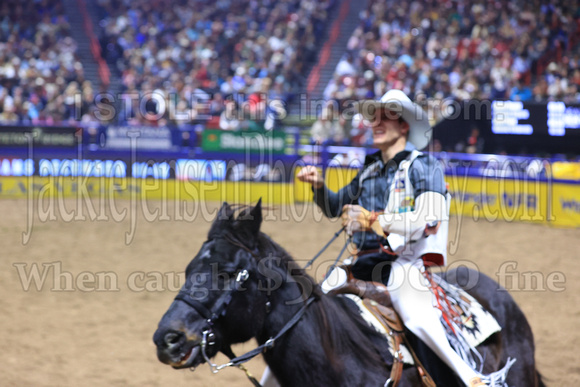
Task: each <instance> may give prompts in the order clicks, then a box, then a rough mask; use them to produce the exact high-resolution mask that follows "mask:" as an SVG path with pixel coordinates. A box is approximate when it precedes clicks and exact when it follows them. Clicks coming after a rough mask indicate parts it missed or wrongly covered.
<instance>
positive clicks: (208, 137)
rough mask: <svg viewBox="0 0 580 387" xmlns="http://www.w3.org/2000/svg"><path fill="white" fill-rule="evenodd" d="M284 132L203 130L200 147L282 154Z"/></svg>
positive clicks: (225, 150)
mask: <svg viewBox="0 0 580 387" xmlns="http://www.w3.org/2000/svg"><path fill="white" fill-rule="evenodd" d="M286 136H287V135H286V133H284V132H228V131H223V130H204V131H203V137H202V142H201V147H202V149H203V150H204V151H208V152H241V153H245V152H250V153H259V152H263V153H273V154H284V151H285V149H286Z"/></svg>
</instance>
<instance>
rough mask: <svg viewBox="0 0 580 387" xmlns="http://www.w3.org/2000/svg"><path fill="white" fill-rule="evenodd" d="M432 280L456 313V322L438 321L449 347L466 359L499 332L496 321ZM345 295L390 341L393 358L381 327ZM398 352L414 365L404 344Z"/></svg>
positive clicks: (448, 286)
mask: <svg viewBox="0 0 580 387" xmlns="http://www.w3.org/2000/svg"><path fill="white" fill-rule="evenodd" d="M433 277H434V278H435V280H436V282H437V284H438V285H439V287H440V288H441V289H442V290H443V291H444V293H445V295H446V299H445V300H443V301H444V302H445V305H446V306H447V307H448V308H452V309H453V310H455V311H456V312H457V313H456V314H455V319H451V318H449V317H448V318H447V319H445V318H442V319H441V322H442V324H443V326H444V327H445V330H446V332H447V337H448V339H449V342H450V344H451V346H452V347H453V348H454V349H455V350H456V351H457V352H458V353H459V355H460V356H462V357H465V356H466V355H469V352H470V351H473V350H475V348H476V347H477V346H478V345H479V344H481V343H482V342H483V341H485V340H486V339H487V338H488V337H490V336H491V335H492V334H494V333H496V332H499V331H500V330H501V327H500V326H499V324H498V323H497V321H496V319H495V318H494V317H493V316H492V315H491V314H490V313H489V312H487V311H486V310H485V309H484V308H483V307H482V306H481V304H480V303H479V302H478V301H477V300H476V299H475V298H473V297H471V296H470V295H469V294H468V293H467V292H466V291H464V290H463V289H460V288H458V287H456V286H454V285H451V284H449V283H447V282H446V281H444V280H443V279H441V278H440V277H439V276H437V275H436V274H433ZM344 296H345V297H348V298H350V299H351V300H353V301H354V302H355V304H356V305H357V306H358V308H359V310H360V314H361V316H362V317H363V319H365V321H367V322H368V323H369V325H370V326H372V327H374V328H375V329H376V330H377V331H378V332H379V333H381V334H382V335H384V336H385V337H386V338H387V339H388V340H389V344H390V345H389V350H390V352H391V354H392V355H393V356H394V355H395V351H394V349H393V348H394V342H393V339H392V337H391V336H389V334H388V332H387V331H386V330H385V328H384V327H383V325H382V324H381V323H380V322H379V321H378V320H377V318H376V317H375V316H374V315H373V314H372V313H371V312H369V311H368V310H367V308H366V306H365V305H364V304H363V302H362V300H361V299H360V298H359V297H358V296H355V295H352V294H347V295H344ZM401 352H402V354H403V362H404V363H406V364H414V362H413V358H412V356H411V354H410V352H409V350H408V349H407V348H406V347H405V346H404V344H402V345H401Z"/></svg>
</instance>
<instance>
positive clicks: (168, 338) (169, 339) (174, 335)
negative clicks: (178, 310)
mask: <svg viewBox="0 0 580 387" xmlns="http://www.w3.org/2000/svg"><path fill="white" fill-rule="evenodd" d="M182 337H183V333H180V332H169V333H167V334H166V335H165V337H164V339H163V340H164V341H165V344H166V345H167V346H168V347H170V348H171V347H174V346H175V345H177V344H179V342H180V341H181V338H182Z"/></svg>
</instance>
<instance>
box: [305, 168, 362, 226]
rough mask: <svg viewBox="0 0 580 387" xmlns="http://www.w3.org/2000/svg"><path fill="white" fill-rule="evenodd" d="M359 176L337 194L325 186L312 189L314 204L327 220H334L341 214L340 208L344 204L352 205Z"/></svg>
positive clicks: (356, 191)
mask: <svg viewBox="0 0 580 387" xmlns="http://www.w3.org/2000/svg"><path fill="white" fill-rule="evenodd" d="M359 175H360V173H359V174H357V175H356V177H355V178H354V179H353V180H352V181H351V182H350V183H349V184H348V185H346V186H344V187H342V188H341V189H340V190H339V191H338V192H334V191H332V190H330V189H328V187H326V185H323V186H322V187H321V188H318V189H316V188H313V192H314V202H315V203H316V204H317V205H318V207H320V209H321V210H322V212H323V213H324V215H326V216H328V217H329V218H336V217H337V216H340V214H341V213H342V207H343V206H344V205H345V204H352V203H354V202H355V201H356V200H357V199H358V197H359V195H360V192H359Z"/></svg>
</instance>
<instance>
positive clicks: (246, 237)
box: [153, 203, 544, 387]
mask: <svg viewBox="0 0 580 387" xmlns="http://www.w3.org/2000/svg"><path fill="white" fill-rule="evenodd" d="M261 222H262V210H261V206H260V203H258V205H257V206H256V207H254V208H251V209H249V208H248V209H246V210H243V211H241V212H240V213H239V214H238V216H235V214H234V210H233V209H232V207H231V206H229V205H228V204H226V203H224V205H223V206H222V208H221V209H220V211H219V213H218V217H217V219H216V220H215V221H214V223H213V225H212V227H211V229H210V231H209V234H208V239H207V241H205V242H204V244H203V246H202V247H201V250H200V251H199V253H198V254H197V256H196V257H195V258H194V259H193V260H192V261H191V262H190V263H189V265H188V266H187V269H186V277H187V280H186V283H185V284H184V286H183V288H182V289H181V291H180V293H179V294H178V296H177V297H176V299H175V300H174V301H173V303H172V304H171V306H170V307H169V310H168V311H167V312H166V313H165V315H164V316H163V318H162V319H161V321H160V322H159V327H158V329H157V331H156V332H155V335H154V336H153V341H154V342H155V344H156V346H157V356H158V358H159V360H160V361H162V362H163V363H166V364H169V365H171V366H173V367H174V368H191V367H196V366H197V365H199V364H201V363H203V362H204V361H209V359H211V358H212V357H213V356H215V355H216V354H217V352H218V351H221V352H223V353H225V354H226V355H228V356H230V357H233V353H232V352H231V349H230V345H231V344H234V343H240V342H245V341H248V340H250V339H251V338H256V339H257V341H258V343H259V344H260V345H262V346H263V348H264V349H265V350H264V351H263V355H264V358H265V360H266V363H267V364H268V365H269V367H270V368H271V370H272V372H273V373H274V375H275V376H276V378H277V379H278V381H279V382H280V384H281V385H282V386H284V387H286V386H296V387H306V386H316V387H321V386H329V387H330V386H333V387H334V386H345V387H346V386H348V387H352V386H383V385H384V384H385V381H386V380H387V379H388V378H389V372H390V369H391V365H392V361H393V359H392V357H391V355H390V353H389V352H388V351H385V349H386V348H387V345H388V344H387V340H386V339H385V338H384V337H383V336H382V335H380V334H379V333H377V332H376V331H375V330H374V328H371V327H369V325H368V324H367V322H365V321H364V320H363V319H362V318H361V317H360V315H359V313H358V310H357V309H356V306H355V304H354V302H353V301H352V300H350V299H348V298H346V297H340V296H328V295H325V294H324V293H322V291H321V290H320V287H319V286H318V284H317V283H316V282H315V281H314V280H313V279H312V278H311V277H310V276H308V275H307V274H306V273H305V272H304V270H302V269H301V268H300V267H299V266H298V265H297V264H296V262H295V261H294V260H293V259H292V258H291V257H290V256H289V254H288V253H287V252H286V251H284V249H282V247H280V246H279V245H278V244H276V243H275V242H274V241H272V240H271V239H270V238H269V237H268V236H266V235H265V234H264V233H262V232H260V224H261ZM473 274H474V272H469V270H467V269H463V270H455V271H451V272H449V273H447V275H446V279H447V281H449V282H451V283H455V284H462V283H467V279H468V278H473V277H470V275H471V276H472V275H473ZM477 274H478V275H479V281H478V283H477V285H476V286H474V287H471V288H470V289H469V293H470V294H471V295H472V296H473V297H475V298H476V299H477V300H479V302H481V304H482V305H483V306H484V307H485V308H487V310H488V311H490V312H491V313H492V314H493V315H494V316H495V318H496V319H497V320H498V323H499V324H500V326H501V328H502V330H501V332H499V333H495V334H494V335H492V336H491V337H490V338H489V339H488V340H486V341H485V342H484V343H482V344H481V345H480V346H479V348H478V349H479V350H480V352H481V353H482V354H483V356H484V359H485V362H484V367H483V372H484V373H490V372H492V371H495V370H497V369H499V368H501V367H502V366H503V365H504V364H505V363H506V361H507V359H508V357H511V358H516V359H517V361H516V363H515V364H514V365H513V366H512V368H511V369H510V371H509V374H508V379H507V383H508V385H510V386H525V387H535V386H544V384H543V382H542V380H541V378H540V375H539V373H538V372H537V370H536V366H535V360H534V341H533V336H532V331H531V329H530V326H529V324H528V322H527V321H526V318H525V316H524V315H523V313H522V311H521V310H520V308H519V307H518V306H517V305H516V303H515V302H514V300H513V299H512V298H511V296H510V295H509V294H508V293H507V292H506V291H505V289H502V288H501V287H500V286H499V285H498V284H497V283H496V282H494V281H493V280H491V279H490V278H488V277H486V276H484V275H483V274H480V273H477ZM293 321H297V322H296V323H295V324H294V323H293ZM278 336H279V337H278ZM271 338H276V340H275V343H273V345H271V344H272V342H273V340H270V341H268V340H269V339H271ZM416 344H417V346H416V347H417V348H418V353H419V356H420V358H421V360H422V361H423V364H424V365H425V367H426V368H427V370H428V371H429V372H430V373H431V375H432V376H433V378H434V379H435V381H436V383H437V385H438V386H446V387H447V386H461V385H462V384H461V382H460V381H459V380H458V379H457V378H456V377H455V376H454V375H453V372H452V371H451V370H450V369H449V368H447V367H446V366H445V365H443V363H442V362H441V361H440V360H439V359H437V358H436V357H435V356H434V355H433V353H432V352H430V351H429V350H428V349H427V347H426V346H425V345H421V343H416ZM258 352H262V351H256V352H255V353H258ZM255 353H254V354H255ZM399 385H400V386H421V382H420V380H419V376H418V373H417V371H416V369H415V368H414V367H405V369H404V371H403V376H402V380H401V382H400V384H399Z"/></svg>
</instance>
